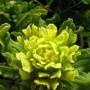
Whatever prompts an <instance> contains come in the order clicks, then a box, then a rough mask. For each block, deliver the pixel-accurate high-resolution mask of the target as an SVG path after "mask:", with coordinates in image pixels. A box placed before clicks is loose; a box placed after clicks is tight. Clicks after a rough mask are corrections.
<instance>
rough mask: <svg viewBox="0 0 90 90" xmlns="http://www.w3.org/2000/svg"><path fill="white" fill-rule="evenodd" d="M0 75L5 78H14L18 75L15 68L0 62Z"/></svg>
mask: <svg viewBox="0 0 90 90" xmlns="http://www.w3.org/2000/svg"><path fill="white" fill-rule="evenodd" d="M0 75H2V76H3V77H5V78H11V79H16V78H18V77H19V75H18V73H17V71H16V70H15V69H13V68H12V67H8V66H5V65H2V64H0Z"/></svg>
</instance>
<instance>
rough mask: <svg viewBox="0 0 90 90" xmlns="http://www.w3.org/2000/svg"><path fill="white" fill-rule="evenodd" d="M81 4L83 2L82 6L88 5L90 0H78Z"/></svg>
mask: <svg viewBox="0 0 90 90" xmlns="http://www.w3.org/2000/svg"><path fill="white" fill-rule="evenodd" d="M80 1H81V2H83V3H84V4H90V0H80Z"/></svg>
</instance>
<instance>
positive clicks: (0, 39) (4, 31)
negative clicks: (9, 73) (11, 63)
mask: <svg viewBox="0 0 90 90" xmlns="http://www.w3.org/2000/svg"><path fill="white" fill-rule="evenodd" d="M9 28H10V24H8V23H4V24H2V25H0V45H1V47H2V49H4V48H5V42H6V39H7V37H8V30H9Z"/></svg>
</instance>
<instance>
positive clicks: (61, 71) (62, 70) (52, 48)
mask: <svg viewBox="0 0 90 90" xmlns="http://www.w3.org/2000/svg"><path fill="white" fill-rule="evenodd" d="M22 32H23V34H22V36H18V37H17V40H18V43H20V44H21V45H22V46H23V49H24V50H25V52H19V53H16V58H17V59H18V60H20V61H21V64H22V68H20V69H19V73H20V75H21V77H22V79H24V80H25V79H29V78H31V79H32V80H33V82H32V83H34V84H36V85H40V86H46V87H47V89H50V88H51V89H52V90H56V89H57V87H58V86H59V79H60V78H63V79H65V80H73V79H74V78H75V76H76V75H77V70H76V69H75V68H74V67H73V63H75V60H76V59H77V56H78V55H80V52H79V46H78V45H73V44H74V43H75V42H76V40H77V35H76V34H74V33H73V31H72V30H71V29H68V28H66V29H65V30H62V31H61V33H59V34H58V33H57V27H56V26H55V25H54V24H49V25H48V26H46V27H37V26H35V25H34V24H33V25H32V26H28V27H27V28H26V29H23V30H22ZM32 75H34V76H32ZM25 76H26V77H25Z"/></svg>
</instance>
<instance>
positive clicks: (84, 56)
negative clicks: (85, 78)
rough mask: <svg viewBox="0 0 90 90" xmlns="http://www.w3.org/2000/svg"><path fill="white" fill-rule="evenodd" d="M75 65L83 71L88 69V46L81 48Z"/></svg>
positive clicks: (89, 64) (89, 63)
mask: <svg viewBox="0 0 90 90" xmlns="http://www.w3.org/2000/svg"><path fill="white" fill-rule="evenodd" d="M75 66H76V67H78V68H80V69H81V70H83V71H89V70H90V48H86V49H82V50H81V56H80V57H78V59H77V62H76V63H75Z"/></svg>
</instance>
